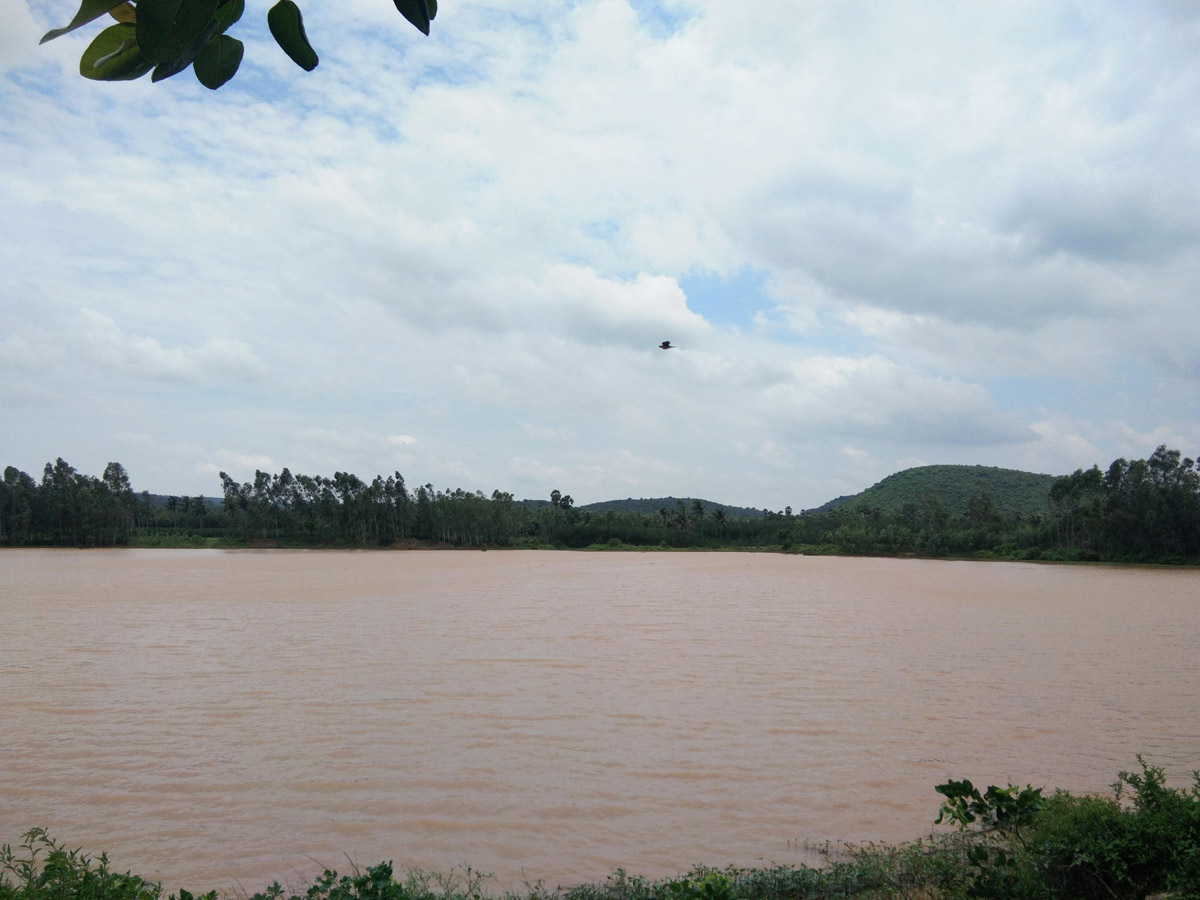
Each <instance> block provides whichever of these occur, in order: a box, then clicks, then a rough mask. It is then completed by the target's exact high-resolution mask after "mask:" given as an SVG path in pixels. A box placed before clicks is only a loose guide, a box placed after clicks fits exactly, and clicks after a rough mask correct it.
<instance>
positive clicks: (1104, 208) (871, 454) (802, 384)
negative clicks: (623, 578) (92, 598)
mask: <svg viewBox="0 0 1200 900" xmlns="http://www.w3.org/2000/svg"><path fill="white" fill-rule="evenodd" d="M0 4H2V12H3V14H4V21H5V29H4V33H3V34H2V35H0V204H2V208H3V209H4V211H5V214H4V216H2V217H0V383H2V384H3V385H4V388H3V390H2V391H0V419H2V421H3V422H4V426H3V428H0V464H3V465H15V466H17V467H18V468H21V469H24V470H26V471H29V472H30V473H32V474H35V475H36V474H38V473H40V470H41V467H42V465H43V464H44V463H45V462H46V461H48V460H53V459H54V458H55V457H57V456H62V457H64V458H65V459H67V460H68V461H69V462H70V463H72V464H73V465H75V466H76V467H77V468H79V469H80V470H82V471H86V472H91V473H94V474H99V473H100V472H101V471H102V469H103V467H104V465H105V463H106V462H107V461H109V460H118V461H120V462H122V463H124V464H125V466H126V467H127V468H128V469H129V471H130V473H131V476H132V478H133V481H134V484H135V486H136V487H138V488H139V489H142V488H144V489H148V490H152V491H157V492H165V493H188V494H196V493H206V494H214V493H218V491H219V481H218V478H217V474H216V473H217V472H218V471H222V470H224V471H228V472H229V473H230V474H231V475H234V476H235V477H237V478H239V479H244V480H249V479H251V478H252V477H253V473H254V470H255V468H263V469H266V470H269V471H278V470H279V469H280V468H282V467H283V466H287V467H289V468H291V469H292V471H293V472H305V473H309V474H327V475H329V474H332V473H333V472H334V471H336V470H341V471H351V472H355V473H357V474H359V475H362V476H366V477H370V476H373V475H374V474H376V473H390V472H392V471H395V470H399V471H400V472H402V473H403V474H404V475H405V477H406V478H407V479H408V480H409V482H410V483H417V482H420V483H425V482H432V483H433V484H434V485H435V486H437V487H439V488H445V487H448V488H454V487H462V488H465V489H468V490H475V489H479V490H482V491H484V492H485V493H490V492H491V490H492V489H494V488H500V489H502V490H508V491H512V492H513V493H514V494H516V495H517V496H520V497H545V496H548V495H549V493H550V491H551V490H552V489H555V488H557V489H559V490H562V491H564V492H566V493H570V494H572V495H573V496H574V497H575V498H576V500H577V501H579V502H590V501H596V500H604V499H610V498H614V497H626V496H634V497H638V496H662V495H668V494H675V495H684V496H701V497H706V498H709V499H712V500H714V501H717V502H720V503H727V504H736V505H749V506H756V507H762V506H768V507H771V508H782V507H784V506H789V505H790V506H792V507H793V508H797V509H800V508H806V507H811V506H816V505H819V504H821V503H823V502H824V501H826V500H828V499H830V498H831V497H834V496H838V495H840V494H845V493H852V492H855V491H858V490H861V489H863V488H865V487H867V486H869V485H870V484H872V483H874V482H875V481H877V480H879V479H880V478H882V477H884V476H886V475H888V474H890V473H892V472H894V471H897V470H899V469H902V468H905V467H907V466H912V465H920V464H928V463H969V464H985V465H999V466H1009V467H1014V468H1022V469H1028V470H1033V471H1039V472H1049V473H1056V474H1058V473H1065V472H1070V471H1072V470H1074V469H1075V468H1078V467H1080V466H1083V467H1086V466H1090V465H1091V464H1093V463H1100V464H1101V465H1106V464H1107V463H1108V462H1109V461H1111V460H1112V459H1114V458H1116V457H1118V456H1126V457H1145V456H1147V455H1148V454H1149V453H1151V452H1152V451H1153V449H1154V448H1155V446H1157V445H1158V444H1160V443H1166V444H1168V445H1170V446H1172V447H1176V448H1178V449H1180V450H1182V451H1184V453H1185V454H1188V455H1195V454H1196V453H1197V452H1198V451H1200V415H1198V413H1200V401H1198V399H1197V398H1198V397H1200V351H1198V350H1197V348H1198V347H1200V340H1198V338H1200V326H1198V324H1197V315H1196V307H1197V304H1196V300H1197V297H1198V296H1200V291H1198V288H1200V252H1198V251H1200V225H1198V224H1197V222H1198V221H1200V220H1197V218H1196V215H1195V210H1196V209H1197V208H1200V175H1197V172H1200V165H1198V163H1200V127H1198V125H1197V122H1198V119H1197V116H1198V115H1200V113H1198V112H1197V111H1198V110H1200V11H1198V10H1197V8H1196V7H1195V6H1194V4H1188V3H1169V2H1158V3H1151V2H1128V0H1122V2H1099V3H1087V4H1083V3H1073V2H1060V0H1051V2H1036V3H1035V2H1021V0H1016V2H1011V3H1005V4H990V5H984V4H955V5H946V4H929V3H917V2H897V3H889V4H886V5H885V4H877V3H858V2H852V0H839V2H832V0H831V2H812V3H806V2H772V0H741V2H732V0H659V2H650V0H646V2H640V0H639V2H633V3H630V2H627V0H577V2H572V3H561V2H538V0H534V2H523V3H513V2H506V0H488V2H472V0H461V2H460V0H445V2H444V3H442V4H441V8H440V10H439V16H438V19H437V21H436V22H435V25H434V30H433V34H432V36H431V37H429V38H425V37H423V36H421V35H420V34H418V33H417V32H416V31H415V30H414V29H412V28H411V27H410V26H409V25H408V24H407V23H406V22H405V21H404V20H403V19H402V18H401V17H400V16H399V15H398V14H397V13H396V12H395V9H394V7H393V6H392V4H391V3H388V2H385V0H346V2H342V3H338V4H330V3H321V4H318V3H313V2H309V3H307V4H301V6H302V8H303V9H304V11H305V21H306V27H307V31H308V34H309V37H310V38H311V39H312V41H313V43H314V45H315V46H316V48H317V50H318V52H319V53H320V56H321V64H320V66H319V67H318V68H317V69H316V70H315V71H314V72H312V73H305V72H303V71H301V70H300V69H299V68H297V67H296V66H294V65H293V64H292V63H291V62H290V61H289V60H288V59H287V58H286V57H284V56H283V54H282V53H281V52H280V51H279V50H278V48H276V47H275V46H274V44H273V43H272V42H271V41H270V38H269V36H268V35H267V34H266V30H265V28H264V27H263V22H264V20H265V11H266V8H267V4H265V3H257V2H255V0H250V2H248V4H247V5H248V9H247V13H246V16H245V17H244V19H243V21H242V22H241V23H239V24H238V26H236V28H235V31H234V33H235V34H236V35H237V36H238V37H240V38H242V39H243V40H245V41H246V44H247V48H246V57H245V61H244V63H243V65H242V70H241V71H240V72H239V74H238V76H237V77H236V78H235V79H234V80H233V81H232V82H231V83H230V84H228V85H227V86H225V87H224V88H222V89H221V90H220V91H217V92H209V91H207V90H205V89H204V88H202V87H200V86H199V85H198V84H197V83H196V82H195V80H194V78H192V76H191V74H190V73H183V74H181V75H179V76H176V77H175V78H173V79H170V80H168V81H166V82H163V83H161V84H158V85H152V84H150V82H149V81H148V79H143V80H141V81H137V82H131V83H124V84H97V83H93V82H89V81H85V80H84V79H81V78H80V77H79V76H78V74H77V66H78V57H79V54H80V53H81V52H82V50H83V48H84V47H86V45H87V43H88V41H89V40H90V39H91V36H92V35H93V34H94V33H95V32H96V31H97V30H98V28H97V27H96V26H92V27H89V28H84V29H81V31H80V32H78V33H76V34H73V35H69V36H66V37H63V38H61V39H59V40H57V41H54V42H51V43H49V44H46V45H44V46H40V47H39V46H38V45H37V40H38V38H39V37H40V35H41V34H42V33H43V32H44V31H46V30H47V29H49V28H50V27H53V26H56V25H60V24H63V23H65V22H66V21H67V20H69V18H70V17H71V15H72V13H73V11H74V8H73V6H72V4H71V3H64V2H58V0H53V2H46V3H40V2H39V3H37V4H27V3H25V2H22V0H0ZM664 339H668V340H671V341H672V342H673V343H674V344H676V345H677V346H678V349H677V350H672V351H667V352H663V351H660V350H658V349H656V345H657V344H658V343H659V341H661V340H664Z"/></svg>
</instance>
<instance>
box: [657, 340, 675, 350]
mask: <svg viewBox="0 0 1200 900" xmlns="http://www.w3.org/2000/svg"><path fill="white" fill-rule="evenodd" d="M658 349H659V350H674V349H675V348H674V347H672V346H671V342H670V341H663V342H662V343H661V344H659V345H658Z"/></svg>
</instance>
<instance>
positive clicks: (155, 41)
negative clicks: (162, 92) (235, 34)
mask: <svg viewBox="0 0 1200 900" xmlns="http://www.w3.org/2000/svg"><path fill="white" fill-rule="evenodd" d="M217 3H218V0H140V2H139V3H138V5H137V37H138V46H139V47H141V48H142V53H144V54H145V56H146V59H148V60H150V61H151V62H153V63H157V64H159V65H162V64H164V63H165V64H168V65H169V64H172V63H174V62H176V61H177V60H178V59H179V58H180V57H181V56H183V55H184V54H186V53H187V52H188V51H189V50H192V49H193V48H194V52H193V53H192V58H193V59H194V58H195V54H196V53H199V52H200V50H201V49H202V48H203V47H204V44H205V43H207V40H206V39H204V37H203V36H204V34H205V32H206V31H207V30H208V28H209V26H210V25H212V24H213V23H214V16H215V15H216V12H217ZM197 43H199V46H198V47H197V46H195V45H196V44H197ZM188 62H191V59H189V60H188ZM180 68H187V63H185V64H184V65H183V66H181V67H180ZM176 71H178V70H176ZM172 74H174V73H172ZM163 77H166V76H163ZM159 80H161V79H159Z"/></svg>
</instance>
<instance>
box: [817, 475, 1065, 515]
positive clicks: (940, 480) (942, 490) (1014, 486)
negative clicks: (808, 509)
mask: <svg viewBox="0 0 1200 900" xmlns="http://www.w3.org/2000/svg"><path fill="white" fill-rule="evenodd" d="M1053 483H1054V476H1053V475H1037V474H1034V473H1033V472H1022V471H1019V470H1017V469H1000V468H997V467H995V466H917V467H916V468H912V469H905V470H904V471H903V472H897V473H896V474H894V475H889V476H888V477H887V478H885V479H883V480H882V481H880V482H879V483H878V484H875V485H872V486H871V487H869V488H867V489H866V490H865V491H863V492H862V493H861V494H855V495H854V496H851V497H839V498H837V499H836V500H831V501H830V502H829V503H826V504H825V505H824V506H822V507H820V508H819V509H818V510H815V511H817V512H825V511H827V510H830V509H844V510H855V509H878V510H881V511H882V512H885V513H891V514H894V513H898V512H900V511H901V510H902V509H903V508H904V506H905V504H908V503H920V502H921V498H922V497H924V496H926V495H928V494H932V495H933V496H935V497H937V498H938V502H939V503H941V504H942V506H943V507H945V509H946V511H947V512H949V513H950V514H951V515H955V516H961V515H964V514H965V513H966V512H967V510H968V507H969V505H970V502H971V498H972V497H973V496H975V495H976V494H977V493H979V491H980V488H981V486H983V487H984V488H985V489H986V490H987V492H988V494H989V495H990V496H991V497H992V499H993V501H994V502H995V506H996V511H997V512H998V513H1000V515H1002V516H1005V517H1012V516H1018V515H1025V516H1029V515H1036V514H1038V513H1042V514H1045V513H1046V512H1047V511H1048V506H1047V503H1048V498H1049V494H1050V486H1051V485H1052V484H1053Z"/></svg>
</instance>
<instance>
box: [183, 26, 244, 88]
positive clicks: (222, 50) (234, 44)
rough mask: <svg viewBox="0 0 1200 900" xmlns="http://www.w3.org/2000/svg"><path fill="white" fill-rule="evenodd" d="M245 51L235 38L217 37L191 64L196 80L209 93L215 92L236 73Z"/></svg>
mask: <svg viewBox="0 0 1200 900" xmlns="http://www.w3.org/2000/svg"><path fill="white" fill-rule="evenodd" d="M245 49H246V48H245V47H243V46H242V42H241V41H239V40H238V39H237V38H231V37H230V36H229V35H227V34H219V35H217V36H216V37H215V38H213V39H212V40H211V41H209V42H208V44H207V45H205V47H204V49H203V50H201V51H200V52H199V53H198V54H197V55H196V61H195V62H194V63H192V71H194V72H195V73H196V79H197V80H198V81H199V82H200V83H201V84H202V85H204V86H205V87H206V88H208V89H209V90H210V91H215V90H216V89H217V88H219V87H220V86H221V85H223V84H224V83H225V82H227V81H228V80H229V79H230V78H232V77H233V75H234V73H235V72H237V70H238V66H240V65H241V64H242V54H243V53H244V52H245Z"/></svg>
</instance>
